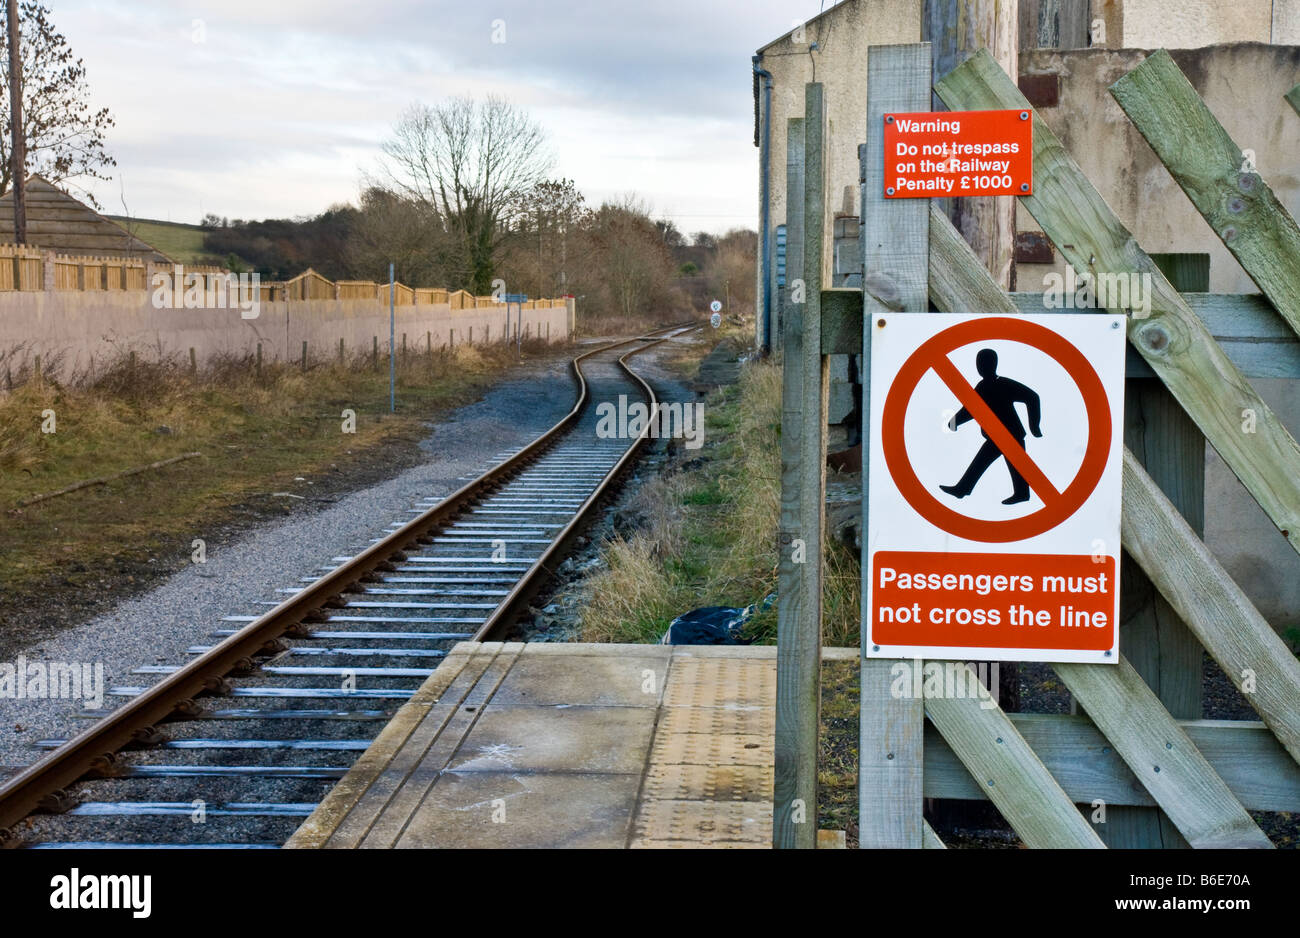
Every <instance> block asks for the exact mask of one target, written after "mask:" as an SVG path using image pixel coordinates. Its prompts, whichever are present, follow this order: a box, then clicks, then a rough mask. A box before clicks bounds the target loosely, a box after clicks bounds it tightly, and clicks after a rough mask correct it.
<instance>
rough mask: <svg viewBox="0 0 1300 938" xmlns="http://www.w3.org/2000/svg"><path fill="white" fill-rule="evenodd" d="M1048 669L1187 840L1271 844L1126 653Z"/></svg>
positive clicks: (1236, 845)
mask: <svg viewBox="0 0 1300 938" xmlns="http://www.w3.org/2000/svg"><path fill="white" fill-rule="evenodd" d="M1054 667H1055V669H1056V673H1057V674H1059V675H1060V676H1061V680H1063V681H1064V682H1065V686H1066V687H1068V688H1069V689H1070V693H1071V694H1073V695H1074V697H1075V699H1076V700H1078V701H1079V703H1080V705H1081V706H1083V708H1084V709H1085V710H1087V711H1088V716H1089V717H1090V718H1091V719H1092V721H1093V722H1094V723H1096V724H1097V727H1098V728H1099V729H1100V730H1101V731H1102V732H1103V733H1105V734H1106V738H1107V739H1109V740H1110V742H1111V745H1112V746H1114V747H1115V751H1116V752H1118V753H1119V754H1120V757H1121V758H1123V760H1124V761H1125V762H1127V763H1128V766H1129V768H1130V769H1132V770H1133V774H1134V775H1136V776H1137V777H1138V781H1140V782H1141V783H1142V785H1143V787H1145V788H1146V790H1147V791H1149V792H1150V793H1151V797H1152V798H1154V799H1155V800H1156V803H1157V804H1159V805H1160V807H1161V808H1162V809H1163V810H1164V812H1165V814H1166V815H1168V816H1169V819H1170V820H1171V821H1173V822H1174V824H1175V825H1176V826H1177V827H1178V830H1179V832H1181V833H1182V835H1183V836H1184V837H1186V838H1187V842H1188V843H1189V844H1191V845H1192V846H1193V847H1198V848H1219V849H1223V848H1239V847H1256V848H1267V849H1271V848H1272V846H1273V844H1272V842H1271V841H1270V840H1269V839H1268V837H1267V835H1265V833H1264V832H1263V831H1261V830H1260V829H1259V827H1258V826H1256V824H1255V822H1254V821H1253V820H1251V818H1250V815H1249V814H1247V813H1246V809H1245V808H1243V807H1242V806H1241V802H1239V801H1238V800H1237V798H1236V796H1235V795H1233V793H1232V792H1231V791H1230V790H1229V788H1228V786H1227V784H1226V783H1225V782H1224V781H1223V779H1221V778H1219V776H1218V774H1217V773H1216V772H1215V771H1214V769H1213V768H1212V767H1211V765H1210V763H1209V762H1207V761H1206V759H1205V757H1204V756H1203V755H1201V753H1200V750H1198V749H1197V748H1196V746H1195V745H1194V744H1193V743H1192V741H1191V739H1189V738H1188V736H1187V734H1186V733H1185V732H1183V730H1182V727H1180V726H1179V725H1178V722H1177V721H1176V720H1174V718H1173V717H1172V716H1170V715H1169V711H1168V710H1166V709H1165V708H1164V706H1163V705H1162V704H1161V703H1160V700H1159V699H1158V698H1157V697H1156V695H1155V693H1154V692H1153V691H1152V690H1151V688H1149V687H1147V685H1146V683H1145V682H1143V680H1142V678H1141V676H1140V675H1139V674H1138V673H1137V671H1135V670H1133V666H1132V665H1131V664H1129V662H1128V659H1126V658H1124V657H1123V656H1121V657H1120V660H1119V664H1118V665H1110V666H1108V665H1099V664H1057V665H1054Z"/></svg>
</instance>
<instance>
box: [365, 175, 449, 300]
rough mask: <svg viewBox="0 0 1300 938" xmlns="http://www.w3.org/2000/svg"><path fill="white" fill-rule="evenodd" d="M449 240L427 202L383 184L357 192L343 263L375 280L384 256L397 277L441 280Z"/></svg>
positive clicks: (413, 281) (381, 273)
mask: <svg viewBox="0 0 1300 938" xmlns="http://www.w3.org/2000/svg"><path fill="white" fill-rule="evenodd" d="M450 248H451V244H450V243H449V237H448V235H447V231H446V229H445V228H444V226H443V224H442V220H441V219H440V218H439V217H438V214H437V213H436V212H435V211H434V210H433V207H432V206H431V205H428V204H425V203H422V202H417V201H415V200H414V199H409V198H406V197H404V196H401V195H398V194H396V193H394V192H390V191H388V190H386V189H379V188H370V189H366V190H365V191H364V192H362V193H361V208H360V210H359V211H358V212H357V215H356V220H355V221H354V223H353V226H352V230H351V233H350V237H349V238H348V241H347V245H346V248H345V253H346V264H347V269H348V271H349V273H350V275H351V276H353V277H356V278H357V279H359V280H379V279H381V278H382V277H383V276H385V274H384V272H385V271H387V269H388V264H389V262H392V263H394V264H396V265H397V279H398V280H400V281H401V282H402V283H406V284H413V285H415V286H431V285H436V284H441V283H444V282H445V278H446V274H445V270H446V267H447V254H448V252H449V249H450Z"/></svg>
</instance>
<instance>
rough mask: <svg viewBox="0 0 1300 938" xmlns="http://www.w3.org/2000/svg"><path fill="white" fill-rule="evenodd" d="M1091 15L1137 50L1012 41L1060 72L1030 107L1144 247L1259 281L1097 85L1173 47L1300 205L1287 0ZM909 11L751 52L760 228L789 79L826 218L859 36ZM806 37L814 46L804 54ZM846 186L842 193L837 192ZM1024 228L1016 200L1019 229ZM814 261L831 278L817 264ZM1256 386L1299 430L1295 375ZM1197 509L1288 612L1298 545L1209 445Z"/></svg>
mask: <svg viewBox="0 0 1300 938" xmlns="http://www.w3.org/2000/svg"><path fill="white" fill-rule="evenodd" d="M1093 13H1094V14H1095V15H1096V16H1097V17H1098V18H1100V19H1102V20H1103V22H1104V23H1105V25H1106V31H1107V37H1106V38H1107V43H1106V45H1108V46H1112V47H1114V46H1119V45H1121V44H1123V45H1133V46H1137V47H1139V48H1094V49H1080V50H1071V51H1057V50H1050V49H1042V50H1022V51H1021V54H1020V70H1021V73H1022V74H1025V73H1038V74H1054V75H1057V76H1059V78H1060V101H1059V104H1058V105H1057V106H1055V107H1050V108H1046V107H1045V108H1041V109H1040V113H1041V114H1042V116H1043V119H1044V120H1045V121H1046V122H1047V123H1048V124H1049V126H1051V127H1052V129H1053V131H1055V132H1056V133H1057V134H1058V135H1059V136H1060V137H1061V138H1062V141H1063V143H1064V145H1065V147H1066V149H1067V151H1069V153H1070V154H1071V156H1073V157H1074V159H1075V160H1076V161H1077V162H1078V163H1079V165H1080V167H1081V168H1082V169H1083V171H1084V172H1085V173H1086V174H1087V176H1088V178H1089V179H1091V180H1092V182H1093V184H1094V185H1096V186H1097V188H1098V190H1099V191H1100V192H1101V194H1102V196H1103V197H1104V198H1105V199H1106V202H1107V203H1108V204H1109V205H1110V206H1111V207H1112V208H1113V209H1114V210H1115V212H1116V214H1117V215H1118V216H1119V217H1120V219H1121V220H1122V221H1123V222H1124V223H1125V224H1126V225H1127V226H1128V227H1129V229H1130V230H1131V231H1133V233H1134V235H1135V236H1136V238H1137V240H1138V242H1139V243H1140V244H1141V245H1142V247H1143V248H1144V249H1145V250H1147V251H1148V252H1152V253H1208V254H1209V255H1210V290H1211V292H1215V293H1254V292H1257V288H1256V286H1255V284H1254V283H1253V281H1251V279H1250V278H1249V276H1247V275H1246V273H1245V271H1244V270H1242V268H1241V266H1240V265H1239V264H1238V263H1237V262H1236V260H1235V259H1234V258H1233V257H1232V255H1231V254H1230V253H1229V252H1228V251H1227V249H1226V248H1224V247H1223V245H1222V242H1220V241H1219V239H1218V238H1217V237H1216V236H1215V234H1214V232H1212V231H1211V230H1210V228H1209V226H1208V225H1207V224H1206V222H1205V221H1204V219H1202V218H1201V216H1200V214H1199V213H1198V212H1197V211H1196V209H1195V208H1194V207H1193V206H1192V205H1191V203H1190V202H1189V201H1188V199H1187V197H1186V196H1185V195H1184V194H1183V192H1182V190H1181V189H1180V188H1179V187H1178V185H1177V183H1175V182H1174V181H1173V179H1172V177H1170V175H1169V173H1168V172H1167V171H1166V170H1165V168H1164V167H1163V165H1162V164H1160V162H1159V160H1157V159H1156V157H1155V154H1154V153H1153V152H1152V151H1151V149H1150V147H1149V146H1147V144H1146V142H1145V141H1144V140H1143V139H1142V137H1141V135H1140V134H1139V133H1138V132H1137V130H1136V129H1135V128H1134V127H1133V126H1132V124H1131V123H1130V122H1129V121H1128V119H1127V117H1125V115H1124V114H1123V112H1122V111H1121V110H1120V108H1119V106H1118V105H1117V104H1115V102H1114V99H1113V98H1111V96H1110V95H1109V93H1108V92H1107V88H1108V86H1109V85H1110V84H1112V83H1113V82H1114V81H1115V80H1117V79H1118V78H1119V77H1121V76H1122V75H1124V74H1125V73H1127V72H1128V71H1129V70H1131V69H1132V68H1134V67H1136V66H1137V65H1138V64H1139V63H1140V62H1141V61H1142V60H1143V59H1144V58H1145V57H1146V55H1147V54H1149V53H1148V52H1146V51H1143V49H1155V48H1161V47H1166V48H1169V49H1171V51H1172V52H1173V55H1174V58H1175V60H1176V61H1177V62H1178V64H1179V66H1180V67H1181V68H1182V69H1183V71H1184V73H1186V74H1187V76H1188V78H1189V80H1190V81H1191V83H1192V85H1193V86H1194V87H1195V88H1196V90H1197V91H1198V93H1200V94H1201V96H1202V97H1203V98H1204V99H1205V101H1206V104H1207V105H1208V106H1209V108H1210V109H1211V110H1212V111H1213V112H1214V113H1215V115H1216V116H1217V117H1218V118H1219V120H1220V121H1221V122H1222V123H1223V125H1224V126H1225V128H1226V129H1227V131H1228V133H1229V134H1230V135H1231V136H1232V137H1233V139H1234V140H1236V141H1237V143H1238V144H1239V145H1241V146H1242V147H1245V148H1248V149H1251V150H1253V151H1254V155H1255V163H1256V166H1257V168H1258V170H1259V172H1260V173H1261V174H1262V175H1263V177H1264V178H1265V180H1267V182H1268V183H1269V185H1270V186H1271V187H1272V188H1273V191H1274V192H1275V193H1276V194H1277V195H1278V197H1279V199H1280V201H1281V202H1282V204H1283V205H1285V206H1286V207H1287V209H1288V210H1289V211H1290V212H1291V213H1292V215H1293V216H1300V148H1298V145H1297V141H1300V115H1297V114H1296V113H1295V111H1294V110H1293V109H1292V108H1291V107H1290V106H1289V105H1288V104H1287V103H1286V102H1285V101H1284V100H1283V99H1282V95H1283V94H1284V93H1285V92H1287V91H1288V90H1290V89H1291V88H1292V87H1294V86H1295V85H1296V83H1297V82H1300V48H1297V45H1300V0H1275V2H1265V0H1246V2H1243V3H1233V4H1228V3H1224V2H1219V0H1193V2H1189V3H1182V2H1180V3H1169V2H1167V0H1122V2H1120V0H1100V2H1094V5H1093ZM920 25H921V20H920V5H919V4H917V3H908V2H888V0H879V2H873V0H856V2H850V3H846V4H842V5H841V6H839V7H835V8H833V9H832V10H831V11H829V12H828V13H827V14H825V15H824V16H823V17H820V18H819V19H817V20H814V21H812V22H810V23H809V24H808V26H807V29H806V30H805V34H804V36H803V37H802V38H803V42H802V43H800V42H798V37H797V36H786V37H784V38H783V39H781V40H779V41H778V42H777V43H774V44H773V45H771V46H768V47H767V48H766V49H765V50H764V56H763V60H762V63H761V64H762V66H763V67H764V68H766V69H768V71H770V72H771V73H772V75H773V78H774V87H773V100H772V115H771V116H772V119H773V122H774V123H773V133H772V138H771V150H770V154H769V161H768V162H769V171H770V172H771V201H770V206H771V225H772V226H773V228H775V226H777V225H780V224H784V223H785V221H786V217H785V215H786V212H785V165H786V155H785V121H786V119H787V118H789V117H800V116H802V115H803V86H804V83H805V82H808V81H812V80H813V79H814V69H813V65H814V63H815V64H816V74H815V77H816V79H817V80H819V81H822V82H823V83H824V84H825V87H826V99H827V110H828V114H829V118H830V126H829V129H828V133H829V141H830V143H829V146H830V151H829V152H830V160H829V165H828V168H827V192H828V197H829V202H830V204H829V205H828V211H827V218H828V225H829V223H830V222H829V220H830V218H831V217H832V216H834V215H835V214H838V213H841V212H846V213H852V212H856V211H857V210H858V206H857V204H856V199H855V198H854V196H853V193H854V192H855V191H856V189H857V185H858V178H859V167H858V160H857V147H858V144H860V143H862V142H863V141H864V140H865V134H866V118H865V114H866V62H867V54H866V47H867V46H868V45H872V44H881V43H891V42H916V41H919V39H920ZM813 42H818V43H819V44H823V48H821V49H820V50H818V51H814V52H813V53H812V54H811V55H810V54H809V51H808V47H809V45H810V44H811V43H813ZM1217 43H1228V44H1226V45H1216V44H1217ZM1270 43H1271V44H1270ZM855 46H856V47H855ZM1202 47H1208V48H1202ZM846 191H847V192H848V193H849V195H848V199H850V200H852V204H848V202H846V198H845V195H844V193H845V192H846ZM760 208H761V206H760ZM1037 227H1038V226H1037V224H1036V223H1035V222H1034V220H1033V217H1032V216H1031V215H1030V214H1029V213H1028V211H1027V210H1025V209H1024V208H1023V207H1021V208H1020V209H1019V210H1018V212H1017V228H1018V229H1019V230H1022V231H1033V230H1037ZM826 237H827V241H826V243H827V246H828V250H827V251H826V252H825V257H826V259H827V264H828V265H829V264H831V262H832V259H833V257H835V256H837V255H842V254H843V252H845V251H846V250H850V248H849V247H848V246H847V245H845V244H844V238H843V237H841V238H840V239H838V243H836V242H835V241H833V240H832V237H831V233H830V232H829V231H828V232H827V235H826ZM832 244H833V245H834V247H833V250H831V249H829V248H830V247H831V245H832ZM1063 270H1064V262H1063V261H1061V260H1060V259H1059V257H1058V258H1057V259H1056V262H1055V263H1053V264H1050V265H1032V264H1024V263H1022V264H1018V265H1017V266H1016V288H1017V289H1019V290H1024V291H1031V292H1035V291H1041V290H1042V289H1043V277H1044V275H1045V274H1047V273H1049V272H1053V271H1055V272H1061V271H1063ZM842 272H843V273H845V274H847V273H848V270H847V269H842ZM824 274H825V276H827V277H830V275H831V271H830V269H829V266H828V270H827V271H825V272H824ZM791 276H795V274H793V273H792V274H791ZM840 279H842V280H843V279H847V278H840ZM827 282H831V281H830V280H828V281H827ZM832 364H833V366H834V365H837V364H838V363H832ZM832 371H833V372H835V368H834V367H833V368H832ZM841 380H842V381H844V380H848V381H851V380H852V379H851V377H849V378H848V379H844V378H842V379H841ZM1255 385H1256V387H1257V389H1258V390H1259V392H1260V394H1261V395H1262V396H1263V397H1264V399H1265V400H1266V401H1267V402H1268V404H1269V405H1270V407H1272V408H1273V409H1274V410H1275V411H1276V412H1277V413H1278V415H1279V417H1280V418H1281V419H1282V421H1283V422H1284V423H1285V424H1286V425H1287V426H1288V428H1289V429H1290V430H1291V432H1292V434H1293V435H1296V436H1298V437H1300V382H1296V381H1292V380H1270V381H1264V380H1258V381H1256V382H1255ZM840 409H841V410H843V409H844V408H840ZM1205 507H1206V528H1205V539H1206V543H1207V544H1208V545H1209V546H1210V548H1211V550H1212V551H1213V552H1214V553H1215V554H1216V556H1217V557H1218V558H1219V560H1220V561H1221V562H1222V563H1223V564H1224V566H1225V568H1226V569H1227V570H1228V572H1229V573H1230V574H1231V575H1232V576H1233V578H1234V579H1235V580H1236V581H1237V582H1238V583H1239V584H1240V585H1241V586H1242V588H1243V589H1244V590H1245V591H1246V592H1247V594H1248V595H1249V596H1250V598H1251V600H1252V601H1253V602H1254V603H1255V604H1256V605H1257V607H1258V608H1259V609H1260V611H1261V612H1262V613H1263V614H1264V615H1265V616H1266V617H1267V618H1268V619H1269V620H1270V621H1271V622H1273V623H1274V624H1275V625H1277V626H1279V627H1284V626H1288V625H1300V556H1297V555H1296V553H1295V552H1294V551H1293V550H1292V549H1291V548H1290V547H1289V546H1288V545H1287V543H1286V541H1285V539H1284V538H1283V537H1282V536H1281V534H1280V533H1279V532H1278V531H1277V530H1276V529H1275V527H1274V526H1273V524H1272V523H1271V522H1270V521H1269V520H1268V518H1267V517H1266V516H1265V515H1264V513H1263V511H1261V510H1260V508H1259V507H1258V505H1256V504H1255V501H1254V499H1253V498H1251V497H1250V495H1249V493H1248V492H1246V490H1245V488H1244V487H1243V486H1242V485H1241V484H1240V482H1238V481H1237V479H1236V477H1235V476H1234V475H1233V474H1232V473H1231V471H1230V470H1229V469H1228V468H1227V467H1226V466H1225V465H1224V463H1223V461H1222V460H1221V459H1219V457H1218V455H1217V454H1216V453H1214V451H1213V449H1212V448H1211V449H1209V450H1208V453H1207V459H1206V505H1205Z"/></svg>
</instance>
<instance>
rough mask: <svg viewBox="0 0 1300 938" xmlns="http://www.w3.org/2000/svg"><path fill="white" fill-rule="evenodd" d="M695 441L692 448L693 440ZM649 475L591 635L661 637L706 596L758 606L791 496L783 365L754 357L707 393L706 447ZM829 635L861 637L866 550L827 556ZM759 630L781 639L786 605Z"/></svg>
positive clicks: (611, 563)
mask: <svg viewBox="0 0 1300 938" xmlns="http://www.w3.org/2000/svg"><path fill="white" fill-rule="evenodd" d="M684 452H685V451H684ZM687 456H688V457H689V458H687V459H686V461H684V462H680V463H679V464H678V465H677V466H676V468H675V469H673V470H671V471H669V472H667V473H665V474H663V475H661V476H658V477H656V478H655V479H653V480H651V481H650V482H648V483H646V484H645V485H644V486H643V487H642V488H641V489H640V491H639V492H638V493H637V494H636V495H635V496H634V498H633V499H632V502H631V505H630V506H629V510H630V512H631V513H633V514H634V515H635V516H636V518H637V521H638V525H639V526H638V528H637V530H636V531H635V532H634V533H631V534H628V535H623V536H619V537H616V538H614V539H612V540H610V541H609V542H608V543H607V544H606V546H605V550H604V558H603V559H604V565H603V568H602V569H601V570H600V571H599V572H597V573H596V574H595V575H593V576H592V577H591V578H590V579H588V581H587V582H586V584H585V585H584V588H583V591H582V615H581V623H580V625H581V640H582V641H588V642H656V641H658V640H659V638H660V637H661V636H662V635H663V633H664V632H665V631H666V630H667V628H668V625H669V623H670V622H671V621H672V620H673V618H674V617H676V616H678V615H681V614H682V613H684V612H687V611H689V610H691V609H694V608H698V607H701V606H737V607H739V606H747V605H749V604H750V603H753V602H756V601H758V600H760V599H762V598H763V597H764V596H766V595H767V594H768V593H770V592H772V591H773V590H775V589H776V578H777V577H776V573H777V525H778V520H779V513H780V500H781V369H780V366H779V365H774V364H771V363H758V362H754V363H749V364H746V365H745V366H744V367H742V368H741V371H740V376H739V379H738V381H737V383H736V384H734V385H731V386H729V387H725V388H722V389H720V390H719V391H717V392H716V393H714V394H713V395H711V396H710V397H709V398H708V399H707V400H706V401H705V443H704V446H703V448H702V449H700V450H699V451H698V454H692V453H689V452H687ZM825 577H826V579H825V588H824V590H823V601H824V603H825V616H824V620H823V622H824V626H823V627H824V642H825V644H827V645H855V644H857V635H858V606H859V598H858V597H859V595H860V589H859V582H858V577H859V575H858V567H857V562H856V558H855V557H854V556H853V555H852V553H851V552H850V551H849V550H848V549H847V548H845V547H843V546H842V545H839V544H833V545H830V546H829V548H828V550H827V557H826V573H825ZM747 637H749V638H751V639H752V640H753V641H754V642H756V643H758V644H772V643H774V642H775V641H776V608H775V606H774V607H773V608H771V609H769V610H767V611H765V612H762V613H759V614H758V615H757V616H755V617H754V619H752V620H751V621H750V623H749V626H748V630H747Z"/></svg>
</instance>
